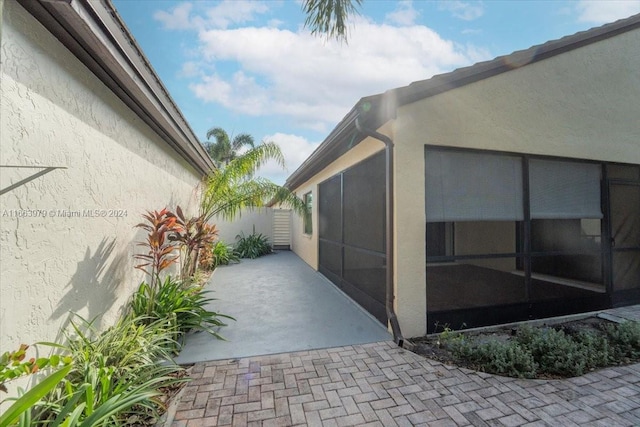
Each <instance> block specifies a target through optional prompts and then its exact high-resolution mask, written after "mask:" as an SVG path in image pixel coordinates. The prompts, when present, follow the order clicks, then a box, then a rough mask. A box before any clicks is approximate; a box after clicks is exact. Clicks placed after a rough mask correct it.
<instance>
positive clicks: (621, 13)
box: [576, 0, 640, 24]
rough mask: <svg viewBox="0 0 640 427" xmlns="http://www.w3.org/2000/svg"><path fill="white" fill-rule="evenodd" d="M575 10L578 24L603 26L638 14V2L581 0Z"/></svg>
mask: <svg viewBox="0 0 640 427" xmlns="http://www.w3.org/2000/svg"><path fill="white" fill-rule="evenodd" d="M576 10H577V12H578V21H580V22H592V23H594V24H605V23H608V22H613V21H617V20H618V19H622V18H627V17H629V16H631V15H635V14H636V13H640V0H607V1H596V0H581V1H579V2H578V4H577V5H576Z"/></svg>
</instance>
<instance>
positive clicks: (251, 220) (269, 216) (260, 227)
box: [210, 208, 273, 245]
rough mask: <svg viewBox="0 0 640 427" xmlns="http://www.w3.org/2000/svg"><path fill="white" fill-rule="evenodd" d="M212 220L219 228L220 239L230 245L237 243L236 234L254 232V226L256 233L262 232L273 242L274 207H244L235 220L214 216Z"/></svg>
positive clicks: (246, 234)
mask: <svg viewBox="0 0 640 427" xmlns="http://www.w3.org/2000/svg"><path fill="white" fill-rule="evenodd" d="M210 222H211V223H212V224H215V225H216V228H217V229H218V239H220V240H222V241H224V242H225V243H226V244H228V245H235V244H236V242H237V240H236V236H237V235H239V234H240V233H241V232H242V233H244V235H245V236H248V235H250V234H251V233H253V231H254V227H255V232H256V234H262V235H263V236H265V237H267V238H268V239H269V243H270V244H273V209H272V208H256V209H243V210H242V212H241V213H240V216H238V217H237V218H236V219H234V220H233V221H228V220H225V219H223V218H221V217H214V218H213V219H212V220H211V221H210Z"/></svg>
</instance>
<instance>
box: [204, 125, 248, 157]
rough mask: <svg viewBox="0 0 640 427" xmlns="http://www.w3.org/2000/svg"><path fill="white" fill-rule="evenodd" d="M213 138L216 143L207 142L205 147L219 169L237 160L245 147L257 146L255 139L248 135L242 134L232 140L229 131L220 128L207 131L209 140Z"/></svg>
mask: <svg viewBox="0 0 640 427" xmlns="http://www.w3.org/2000/svg"><path fill="white" fill-rule="evenodd" d="M211 137H214V138H215V140H216V142H211V141H207V142H206V143H205V144H204V146H205V148H206V150H207V153H209V156H210V157H211V159H213V161H214V163H215V164H216V166H218V167H220V166H223V165H226V164H227V163H229V162H230V161H231V160H233V159H235V158H236V157H237V156H238V151H239V150H240V149H241V148H242V147H243V146H247V147H251V148H253V147H254V146H255V144H254V140H253V137H252V136H251V135H249V134H248V133H241V134H239V135H237V136H236V137H235V138H233V140H231V138H229V134H228V133H227V131H225V130H224V129H222V128H219V127H215V128H211V129H209V130H208V131H207V139H210V138H211Z"/></svg>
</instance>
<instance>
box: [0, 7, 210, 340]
mask: <svg viewBox="0 0 640 427" xmlns="http://www.w3.org/2000/svg"><path fill="white" fill-rule="evenodd" d="M1 55H2V68H1V72H2V76H1V86H0V96H1V99H2V103H1V107H0V108H1V109H0V137H1V139H2V144H1V146H0V164H1V165H3V166H6V165H20V166H36V165H37V166H44V167H50V166H51V167H53V166H56V167H57V166H60V167H65V168H66V169H56V170H54V171H53V172H50V173H48V174H46V175H44V176H41V177H39V178H37V179H35V180H33V181H31V182H29V183H27V184H25V185H22V186H20V187H19V188H16V189H14V190H12V191H10V192H8V193H6V194H4V195H2V196H0V201H1V208H0V209H1V210H2V215H1V217H0V220H1V223H0V257H1V269H0V290H1V298H0V325H1V326H0V344H1V351H7V350H10V349H15V348H16V347H17V346H18V345H19V344H20V343H23V342H24V343H33V342H36V341H40V340H53V339H55V337H56V334H57V332H58V330H59V327H60V326H61V325H62V324H63V323H64V322H65V320H66V319H67V316H68V313H69V312H70V311H73V312H76V313H79V314H80V315H82V316H83V317H85V318H87V319H91V318H93V317H95V316H102V317H101V318H100V321H99V323H98V324H99V325H100V324H101V325H103V326H104V325H108V324H111V323H112V322H113V321H114V320H115V318H116V316H117V314H118V311H119V310H120V308H121V307H122V305H123V304H124V303H125V301H126V300H127V298H128V297H129V295H130V294H131V293H132V291H133V290H134V289H135V288H136V287H137V285H138V284H139V282H140V281H141V280H143V277H144V276H143V273H142V272H140V271H139V270H135V269H134V268H133V266H134V264H135V262H134V260H133V259H132V255H133V254H134V253H135V252H137V251H140V250H141V249H140V248H138V247H136V246H135V242H137V241H140V240H142V239H143V233H142V232H141V231H140V230H138V229H137V228H135V227H134V226H135V224H137V223H139V222H141V217H140V214H141V213H143V212H144V211H145V210H149V209H160V208H163V207H165V206H168V207H175V205H176V204H180V205H181V206H183V207H184V208H187V209H188V210H193V209H194V208H196V207H197V206H196V199H195V196H196V193H195V191H194V189H195V187H196V185H197V183H198V180H199V176H198V175H197V173H196V171H195V169H193V168H192V167H191V166H190V165H189V164H187V162H186V161H185V160H183V159H182V158H181V157H179V156H178V155H177V153H176V152H175V151H173V150H172V149H171V148H170V147H169V146H168V145H166V143H165V142H164V141H163V140H162V139H161V138H160V137H159V136H158V135H157V134H155V133H154V132H153V131H152V130H151V129H150V128H149V127H148V126H147V125H146V124H145V123H144V122H142V121H141V120H140V119H139V118H138V117H137V116H135V115H134V114H133V113H132V111H131V110H129V109H128V108H127V107H126V106H125V105H124V104H123V103H122V102H121V101H120V100H119V99H118V98H117V97H116V96H115V95H114V94H113V93H112V92H110V91H109V90H108V89H107V88H106V86H104V85H103V84H102V83H101V82H100V81H99V80H98V79H97V78H96V77H95V76H94V75H93V74H92V73H90V72H89V71H88V70H87V69H86V68H85V67H84V66H83V65H82V64H81V63H80V62H79V61H78V60H77V59H76V58H75V57H74V56H73V55H72V54H71V53H70V52H69V51H68V50H66V49H65V48H64V47H63V46H62V45H61V44H60V43H59V42H58V40H57V39H55V38H54V37H53V36H52V35H51V34H50V33H48V32H47V31H46V30H45V29H44V28H43V27H42V26H41V25H40V24H39V23H38V22H37V21H36V20H35V19H33V18H32V17H31V16H30V15H29V14H28V13H26V11H25V10H24V9H22V7H21V6H19V5H18V4H17V3H16V2H13V1H8V2H4V10H3V16H2V39H1ZM37 171H39V169H8V168H4V167H3V168H0V172H1V175H0V176H1V187H2V188H6V187H7V186H9V185H11V184H13V183H16V182H17V181H19V180H21V179H24V178H26V177H27V176H29V175H31V174H33V173H35V172H37ZM85 210H87V211H86V212H85ZM93 210H98V211H97V212H94V211H93ZM87 212H91V214H93V215H95V217H89V216H87ZM30 214H31V215H35V217H22V216H23V215H30ZM64 215H67V216H64Z"/></svg>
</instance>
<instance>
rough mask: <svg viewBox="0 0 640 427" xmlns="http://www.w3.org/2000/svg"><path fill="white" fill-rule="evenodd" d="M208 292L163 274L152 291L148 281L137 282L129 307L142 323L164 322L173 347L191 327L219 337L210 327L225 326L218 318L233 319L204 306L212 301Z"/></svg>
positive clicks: (175, 346)
mask: <svg viewBox="0 0 640 427" xmlns="http://www.w3.org/2000/svg"><path fill="white" fill-rule="evenodd" d="M208 293H209V291H203V290H202V288H201V287H200V286H197V285H185V284H182V283H181V282H179V281H177V280H174V279H173V278H172V277H171V276H167V277H166V278H165V280H164V282H162V283H161V284H160V286H159V287H158V289H157V291H156V293H155V294H153V293H152V292H151V287H150V286H149V285H147V284H146V283H144V282H143V283H141V284H140V287H139V288H138V290H137V291H136V292H135V294H133V297H132V299H131V303H130V311H131V313H132V315H133V316H135V317H136V318H137V319H138V321H140V322H143V323H145V324H150V323H153V322H156V321H162V322H164V323H165V325H166V328H167V330H168V331H171V333H172V334H173V335H172V337H173V342H172V344H174V345H173V346H172V348H173V349H174V350H177V349H178V348H179V346H177V345H175V343H177V342H178V341H179V340H180V338H181V337H182V335H183V334H184V333H186V332H188V331H191V330H194V331H206V332H208V333H210V334H211V335H213V336H215V337H216V338H218V339H222V337H221V336H220V335H219V334H218V333H217V332H216V331H215V330H214V328H217V327H220V326H225V323H224V322H222V320H221V318H227V319H233V318H232V317H230V316H227V315H224V314H219V313H216V312H214V311H210V310H208V309H207V305H208V304H209V303H210V302H212V301H214V299H213V298H208V297H207V294H208ZM152 297H153V298H152Z"/></svg>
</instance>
